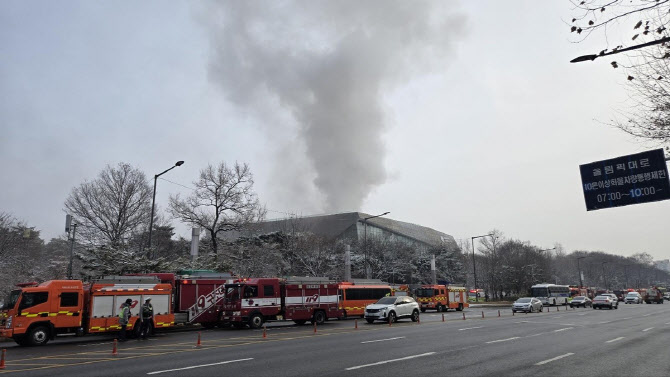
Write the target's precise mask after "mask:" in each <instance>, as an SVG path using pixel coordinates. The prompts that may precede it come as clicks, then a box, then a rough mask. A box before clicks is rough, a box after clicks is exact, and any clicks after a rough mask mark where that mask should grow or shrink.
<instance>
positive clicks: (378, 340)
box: [361, 336, 404, 344]
mask: <svg viewBox="0 0 670 377" xmlns="http://www.w3.org/2000/svg"><path fill="white" fill-rule="evenodd" d="M403 338H404V336H398V337H395V338H388V339H377V340H366V341H365V342H361V344H364V343H374V342H385V341H387V340H396V339H403Z"/></svg>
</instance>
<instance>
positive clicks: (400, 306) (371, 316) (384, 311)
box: [365, 296, 419, 323]
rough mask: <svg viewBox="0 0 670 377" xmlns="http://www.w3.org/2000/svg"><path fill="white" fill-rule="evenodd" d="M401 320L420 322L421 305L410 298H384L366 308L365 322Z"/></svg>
mask: <svg viewBox="0 0 670 377" xmlns="http://www.w3.org/2000/svg"><path fill="white" fill-rule="evenodd" d="M400 318H410V319H411V320H412V322H416V321H418V320H419V304H418V303H417V302H416V301H415V300H414V299H413V298H411V297H409V296H390V297H382V298H380V299H379V301H377V303H375V304H371V305H368V306H366V307H365V320H366V321H368V323H372V322H374V321H377V320H383V321H387V322H397V321H398V319H400Z"/></svg>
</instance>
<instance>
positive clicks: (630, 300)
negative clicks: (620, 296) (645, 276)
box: [624, 292, 642, 304]
mask: <svg viewBox="0 0 670 377" xmlns="http://www.w3.org/2000/svg"><path fill="white" fill-rule="evenodd" d="M624 302H625V303H626V304H641V303H642V295H640V294H639V293H637V292H628V294H626V298H625V299H624Z"/></svg>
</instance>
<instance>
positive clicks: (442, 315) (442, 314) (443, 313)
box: [442, 313, 444, 322]
mask: <svg viewBox="0 0 670 377" xmlns="http://www.w3.org/2000/svg"><path fill="white" fill-rule="evenodd" d="M442 322H444V313H442Z"/></svg>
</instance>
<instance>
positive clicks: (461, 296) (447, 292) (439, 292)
mask: <svg viewBox="0 0 670 377" xmlns="http://www.w3.org/2000/svg"><path fill="white" fill-rule="evenodd" d="M415 294H416V300H417V301H418V302H419V305H420V306H421V312H425V311H426V310H427V309H435V310H437V311H438V312H441V311H445V312H446V311H447V310H449V309H455V310H457V311H459V312H460V311H462V310H463V308H467V307H469V306H470V304H468V302H467V300H468V298H467V294H466V290H465V287H454V286H451V285H432V284H430V285H422V286H421V288H417V289H416V291H415Z"/></svg>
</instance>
